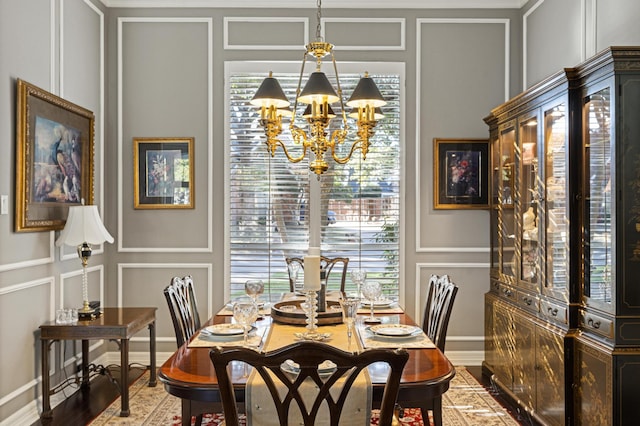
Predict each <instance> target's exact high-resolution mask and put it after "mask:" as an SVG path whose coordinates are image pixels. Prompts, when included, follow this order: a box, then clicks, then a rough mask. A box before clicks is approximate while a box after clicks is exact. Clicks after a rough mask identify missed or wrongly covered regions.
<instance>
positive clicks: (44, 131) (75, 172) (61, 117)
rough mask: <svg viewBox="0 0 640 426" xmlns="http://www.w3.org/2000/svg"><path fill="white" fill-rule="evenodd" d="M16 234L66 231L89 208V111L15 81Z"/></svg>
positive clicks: (91, 147) (91, 149)
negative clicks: (74, 215) (75, 210)
mask: <svg viewBox="0 0 640 426" xmlns="http://www.w3.org/2000/svg"><path fill="white" fill-rule="evenodd" d="M16 96H17V111H16V140H17V143H16V221H15V231H16V232H32V231H56V230H60V229H62V228H64V225H65V223H66V221H67V215H68V211H69V207H70V206H79V205H81V204H83V203H84V204H87V205H90V204H93V144H94V141H93V136H94V133H93V132H94V130H93V127H94V120H95V118H94V114H93V112H91V111H89V110H87V109H85V108H82V107H81V106H78V105H76V104H73V103H71V102H69V101H67V100H65V99H62V98H60V97H58V96H56V95H54V94H52V93H49V92H47V91H45V90H43V89H40V88H39V87H36V86H34V85H33V84H30V83H27V82H26V81H24V80H20V79H18V80H17V93H16Z"/></svg>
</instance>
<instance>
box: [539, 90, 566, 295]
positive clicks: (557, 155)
mask: <svg viewBox="0 0 640 426" xmlns="http://www.w3.org/2000/svg"><path fill="white" fill-rule="evenodd" d="M566 109H567V106H566V104H565V103H561V104H558V105H557V106H553V107H551V108H549V109H546V110H544V111H543V117H544V128H543V129H544V174H543V178H544V183H545V185H544V189H545V192H544V197H543V198H544V202H543V203H541V206H542V207H544V209H543V210H544V212H543V213H544V216H543V218H544V226H545V230H544V232H545V238H544V242H545V247H544V250H545V255H546V271H545V278H546V279H545V280H544V285H545V287H544V290H545V292H549V293H551V294H552V295H556V296H557V297H563V298H564V299H566V295H567V292H568V288H569V287H568V286H569V219H568V214H569V210H568V196H569V193H568V190H567V188H568V186H567V185H568V181H569V179H568V178H569V176H568V164H569V156H568V138H567V117H566Z"/></svg>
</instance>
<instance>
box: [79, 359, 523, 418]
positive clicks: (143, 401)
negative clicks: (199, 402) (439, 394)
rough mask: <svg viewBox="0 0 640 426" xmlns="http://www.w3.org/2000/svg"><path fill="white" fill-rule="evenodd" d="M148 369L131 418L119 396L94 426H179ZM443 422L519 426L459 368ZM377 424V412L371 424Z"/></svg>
mask: <svg viewBox="0 0 640 426" xmlns="http://www.w3.org/2000/svg"><path fill="white" fill-rule="evenodd" d="M148 383H149V372H148V371H147V372H145V373H144V374H143V375H142V376H141V377H140V379H138V380H137V381H136V382H135V383H133V384H132V385H131V387H130V388H129V398H130V409H131V415H130V416H129V417H119V414H120V399H119V398H118V399H117V400H115V401H114V402H113V403H112V404H111V405H110V406H109V407H108V408H107V409H106V410H105V411H103V412H102V413H101V414H100V415H99V416H98V417H97V418H96V419H95V420H94V421H93V422H91V423H89V424H90V425H91V426H102V425H128V426H134V425H135V426H138V425H140V426H142V425H154V426H156V425H166V426H179V425H180V424H181V418H180V399H178V398H176V397H174V396H172V395H169V394H168V393H166V392H165V390H164V387H163V386H162V384H161V383H158V386H156V387H154V388H150V387H148V386H147V384H148ZM405 411H406V412H405V417H404V419H403V422H402V423H403V424H404V425H411V426H415V425H422V424H423V423H422V419H420V415H419V413H416V412H414V411H412V410H405ZM442 411H443V424H445V425H447V426H474V425H482V426H503V425H514V426H518V424H519V423H518V422H517V421H515V420H514V419H513V418H512V417H511V416H510V415H509V414H508V413H507V412H506V411H505V410H504V408H502V406H501V405H500V404H498V402H497V401H496V400H495V399H494V398H493V397H492V396H491V395H490V394H489V393H488V392H487V391H486V390H485V389H484V388H483V387H482V385H480V384H479V383H478V382H477V381H476V379H474V377H473V376H472V375H471V374H470V373H469V372H468V371H467V370H466V369H465V368H464V367H456V376H455V377H454V379H453V380H452V382H451V386H450V388H449V390H448V391H447V393H445V394H444V396H443V398H442ZM222 422H223V418H222V417H221V416H220V415H205V416H204V418H203V422H202V424H203V425H204V426H214V425H219V424H221V423H222ZM375 424H377V422H376V419H375V412H374V416H373V419H372V425H375Z"/></svg>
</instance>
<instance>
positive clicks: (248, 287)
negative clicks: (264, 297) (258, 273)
mask: <svg viewBox="0 0 640 426" xmlns="http://www.w3.org/2000/svg"><path fill="white" fill-rule="evenodd" d="M244 291H245V292H246V293H247V294H248V295H249V297H251V298H252V299H253V302H254V303H256V304H257V303H258V296H259V295H261V294H262V293H264V283H263V282H262V280H247V282H245V283H244Z"/></svg>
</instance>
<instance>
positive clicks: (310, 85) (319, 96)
mask: <svg viewBox="0 0 640 426" xmlns="http://www.w3.org/2000/svg"><path fill="white" fill-rule="evenodd" d="M325 100H326V101H327V103H329V104H332V103H334V102H338V101H339V100H340V98H339V97H338V94H337V93H336V91H335V90H334V89H333V86H332V85H331V83H329V79H328V78H327V76H326V75H325V73H323V72H322V71H314V72H312V73H311V75H310V76H309V80H308V81H307V84H305V85H304V89H302V93H300V96H298V102H300V103H303V104H312V103H313V101H316V102H317V103H319V104H320V103H322V102H324V101H325Z"/></svg>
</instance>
